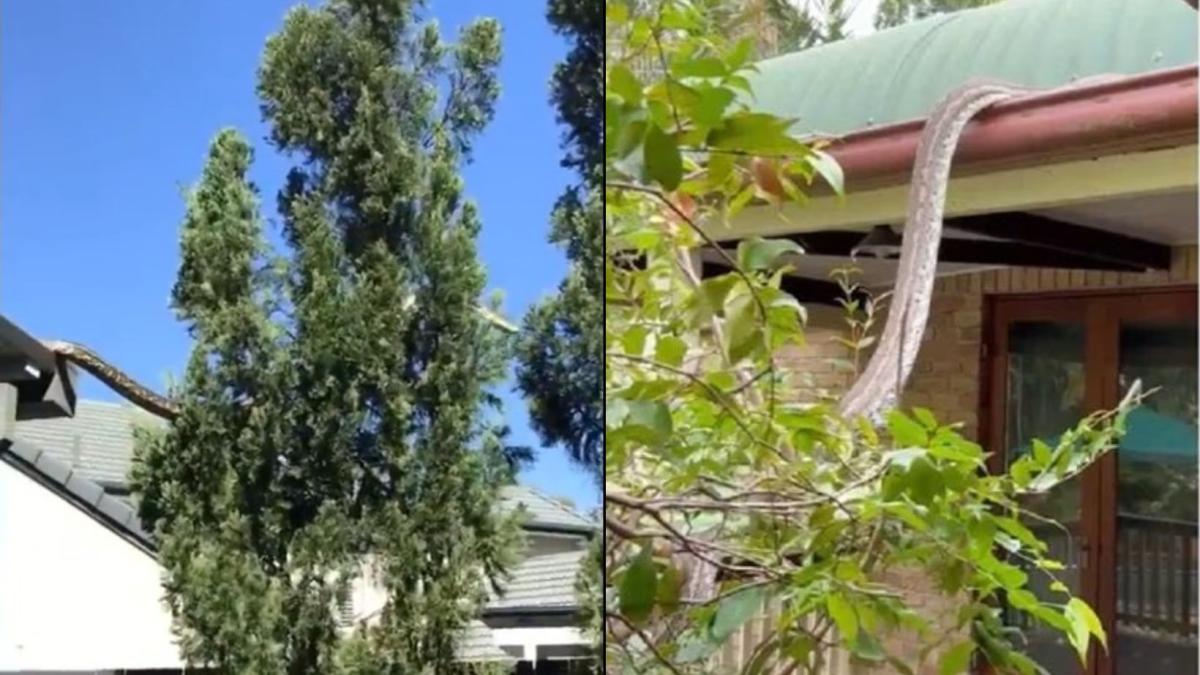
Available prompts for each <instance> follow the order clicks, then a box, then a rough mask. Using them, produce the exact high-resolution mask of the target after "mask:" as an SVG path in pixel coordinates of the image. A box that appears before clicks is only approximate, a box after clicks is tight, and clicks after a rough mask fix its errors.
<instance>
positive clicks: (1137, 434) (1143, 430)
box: [1120, 407, 1196, 462]
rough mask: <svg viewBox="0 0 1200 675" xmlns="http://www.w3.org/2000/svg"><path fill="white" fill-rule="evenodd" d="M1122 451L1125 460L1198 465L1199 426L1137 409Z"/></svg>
mask: <svg viewBox="0 0 1200 675" xmlns="http://www.w3.org/2000/svg"><path fill="white" fill-rule="evenodd" d="M1120 450H1121V453H1122V455H1123V456H1125V457H1129V455H1131V454H1132V455H1137V456H1144V457H1145V458H1146V459H1151V458H1152V457H1151V456H1153V459H1163V460H1169V461H1186V462H1196V426H1195V425H1194V424H1189V423H1187V422H1184V421H1183V420H1180V419H1178V418H1176V417H1170V416H1167V415H1163V414H1162V413H1159V412H1156V411H1154V410H1152V409H1150V408H1145V407H1142V408H1135V409H1134V410H1133V411H1131V412H1130V413H1129V417H1128V418H1126V433H1125V437H1124V438H1122V439H1121V446H1120ZM1133 459H1138V457H1134V458H1133Z"/></svg>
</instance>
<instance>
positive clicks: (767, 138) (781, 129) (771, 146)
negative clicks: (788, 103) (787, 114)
mask: <svg viewBox="0 0 1200 675" xmlns="http://www.w3.org/2000/svg"><path fill="white" fill-rule="evenodd" d="M790 126H791V122H789V121H788V120H784V119H781V118H779V117H776V116H774V115H768V114H765V113H735V114H734V115H731V116H730V117H728V118H726V120H725V124H724V125H723V126H721V127H720V128H719V129H714V130H713V132H712V133H710V134H709V135H708V144H709V145H710V146H712V147H714V148H720V149H722V150H738V151H740V152H746V153H749V154H752V155H786V154H792V153H802V152H805V151H806V148H805V146H804V144H803V143H801V142H799V141H798V140H796V139H795V138H793V137H792V136H791V135H790V134H788V131H787V130H788V127H790Z"/></svg>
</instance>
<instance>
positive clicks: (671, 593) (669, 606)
mask: <svg viewBox="0 0 1200 675" xmlns="http://www.w3.org/2000/svg"><path fill="white" fill-rule="evenodd" d="M682 591H683V574H682V573H681V572H680V571H679V570H678V569H676V568H674V567H672V566H670V565H668V566H666V567H664V568H663V569H662V572H661V573H660V574H659V577H658V591H657V593H656V598H655V599H656V600H657V602H658V606H659V607H662V609H663V611H665V612H673V611H675V610H676V609H678V608H679V598H680V593H681V592H682Z"/></svg>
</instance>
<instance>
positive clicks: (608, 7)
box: [604, 0, 629, 27]
mask: <svg viewBox="0 0 1200 675" xmlns="http://www.w3.org/2000/svg"><path fill="white" fill-rule="evenodd" d="M604 14H605V18H606V19H607V21H606V24H607V25H608V26H610V27H611V26H613V25H619V24H623V23H625V22H626V21H628V20H629V6H628V5H626V4H625V3H623V2H612V1H611V0H610V2H607V3H605V13H604Z"/></svg>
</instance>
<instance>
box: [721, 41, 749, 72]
mask: <svg viewBox="0 0 1200 675" xmlns="http://www.w3.org/2000/svg"><path fill="white" fill-rule="evenodd" d="M753 54H754V38H752V37H744V38H742V39H741V40H738V42H737V44H736V45H734V46H733V49H732V50H730V52H729V54H728V55H727V56H726V57H725V64H726V65H727V66H729V70H731V71H733V70H737V69H738V68H741V67H742V66H744V65H746V63H747V62H749V60H750V57H751V56H752V55H753Z"/></svg>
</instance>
